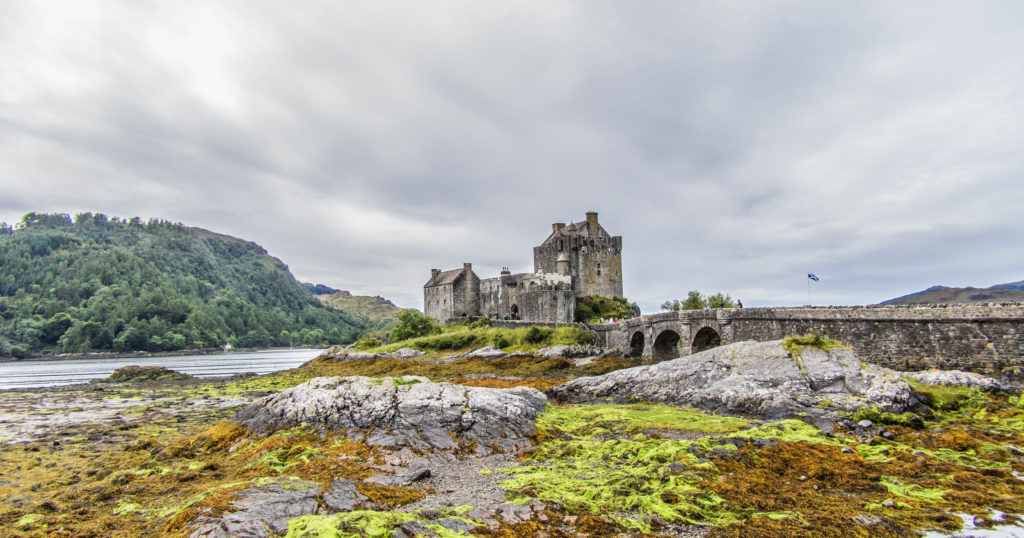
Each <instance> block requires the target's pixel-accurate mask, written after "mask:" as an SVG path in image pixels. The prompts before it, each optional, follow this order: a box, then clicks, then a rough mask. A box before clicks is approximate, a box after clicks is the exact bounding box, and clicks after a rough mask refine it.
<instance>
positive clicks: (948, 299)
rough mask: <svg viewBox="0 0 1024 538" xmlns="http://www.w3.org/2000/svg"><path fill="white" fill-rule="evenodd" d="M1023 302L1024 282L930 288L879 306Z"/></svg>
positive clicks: (890, 300) (884, 302)
mask: <svg viewBox="0 0 1024 538" xmlns="http://www.w3.org/2000/svg"><path fill="white" fill-rule="evenodd" d="M1013 302H1024V280H1022V281H1020V282H1011V283H1009V284H996V285H995V286H992V287H990V288H984V289H982V288H970V287H968V288H948V287H946V286H932V287H930V288H928V289H926V290H924V291H919V292H917V293H911V294H910V295H904V296H902V297H897V298H895V299H889V300H888V301H883V302H882V303H881V304H893V305H913V304H969V303H1013Z"/></svg>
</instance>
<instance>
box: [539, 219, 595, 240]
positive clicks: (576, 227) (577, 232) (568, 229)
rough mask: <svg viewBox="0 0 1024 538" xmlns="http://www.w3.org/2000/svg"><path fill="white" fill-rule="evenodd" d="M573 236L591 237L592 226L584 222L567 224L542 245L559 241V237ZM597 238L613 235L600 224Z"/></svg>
mask: <svg viewBox="0 0 1024 538" xmlns="http://www.w3.org/2000/svg"><path fill="white" fill-rule="evenodd" d="M572 236H583V237H589V236H590V226H589V225H588V224H587V221H585V220H583V221H580V222H573V223H570V224H566V225H565V226H564V227H562V229H560V230H558V231H557V232H552V233H551V235H549V236H548V238H547V239H545V240H544V243H542V244H544V245H546V244H548V243H550V242H551V241H552V240H554V239H557V238H559V237H572ZM597 237H611V234H609V233H608V232H607V231H606V230H605V229H604V226H601V224H598V225H597Z"/></svg>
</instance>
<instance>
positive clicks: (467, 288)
mask: <svg viewBox="0 0 1024 538" xmlns="http://www.w3.org/2000/svg"><path fill="white" fill-rule="evenodd" d="M452 297H453V299H452V305H453V308H452V312H451V314H452V315H451V317H450V318H449V319H461V318H467V317H477V316H479V315H480V277H478V276H476V275H475V274H473V272H472V271H467V272H466V273H465V274H464V275H463V276H462V278H460V279H458V280H456V281H455V284H454V285H453V286H452ZM445 321H447V320H445Z"/></svg>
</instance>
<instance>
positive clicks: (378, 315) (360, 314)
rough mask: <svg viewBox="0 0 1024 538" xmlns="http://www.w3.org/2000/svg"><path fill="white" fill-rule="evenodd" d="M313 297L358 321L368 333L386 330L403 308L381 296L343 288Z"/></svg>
mask: <svg viewBox="0 0 1024 538" xmlns="http://www.w3.org/2000/svg"><path fill="white" fill-rule="evenodd" d="M314 297H316V298H317V300H319V301H320V302H321V303H323V304H325V305H327V306H329V307H331V308H333V309H335V310H339V311H341V312H345V313H347V314H348V315H349V316H351V317H352V318H353V319H355V320H358V321H360V322H361V324H362V325H363V326H364V327H366V329H367V331H369V332H370V333H380V332H386V331H387V329H389V328H391V326H392V325H394V324H395V320H396V319H397V318H398V313H399V312H401V311H402V310H405V309H404V308H401V307H398V306H395V304H394V303H392V302H391V301H389V300H387V299H385V298H383V297H379V296H377V297H371V296H368V295H352V294H351V293H349V292H347V291H344V290H342V291H338V292H335V293H332V294H329V295H314Z"/></svg>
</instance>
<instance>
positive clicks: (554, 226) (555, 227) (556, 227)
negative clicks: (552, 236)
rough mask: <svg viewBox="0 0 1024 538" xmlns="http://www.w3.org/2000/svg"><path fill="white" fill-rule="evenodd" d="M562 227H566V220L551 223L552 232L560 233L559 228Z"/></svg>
mask: <svg viewBox="0 0 1024 538" xmlns="http://www.w3.org/2000/svg"><path fill="white" fill-rule="evenodd" d="M562 228H565V223H564V222H556V223H554V224H552V225H551V232H552V233H558V230H561V229H562Z"/></svg>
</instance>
